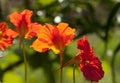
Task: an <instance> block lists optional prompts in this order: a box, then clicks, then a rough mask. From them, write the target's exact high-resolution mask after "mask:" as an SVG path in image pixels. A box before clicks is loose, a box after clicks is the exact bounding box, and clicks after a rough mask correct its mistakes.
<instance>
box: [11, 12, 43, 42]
mask: <svg viewBox="0 0 120 83" xmlns="http://www.w3.org/2000/svg"><path fill="white" fill-rule="evenodd" d="M32 14H33V12H32V11H30V10H24V11H23V12H14V13H12V14H11V15H10V21H11V22H12V23H13V24H14V25H15V26H16V27H17V28H16V30H15V31H16V32H17V33H18V34H19V37H20V42H22V41H23V39H24V38H26V39H30V38H32V37H34V36H36V35H37V32H38V31H39V29H40V27H42V26H41V25H40V24H38V23H32V22H31V17H32Z"/></svg>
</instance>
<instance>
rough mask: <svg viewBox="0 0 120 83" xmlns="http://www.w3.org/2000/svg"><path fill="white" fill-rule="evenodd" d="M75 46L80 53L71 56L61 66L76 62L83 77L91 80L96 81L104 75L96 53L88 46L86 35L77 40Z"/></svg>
mask: <svg viewBox="0 0 120 83" xmlns="http://www.w3.org/2000/svg"><path fill="white" fill-rule="evenodd" d="M77 47H78V49H79V50H80V51H81V53H79V54H77V56H75V57H74V58H72V59H71V60H70V61H68V62H67V63H66V64H64V65H63V66H67V65H70V64H77V65H78V66H79V67H80V70H81V71H82V72H83V75H84V77H85V78H87V79H88V80H90V81H92V82H98V81H99V80H100V79H101V78H102V77H103V76H104V71H103V69H102V66H101V62H100V60H99V59H98V57H97V56H96V54H94V53H93V48H90V45H89V42H88V40H87V37H86V36H84V37H83V38H82V39H80V40H78V41H77Z"/></svg>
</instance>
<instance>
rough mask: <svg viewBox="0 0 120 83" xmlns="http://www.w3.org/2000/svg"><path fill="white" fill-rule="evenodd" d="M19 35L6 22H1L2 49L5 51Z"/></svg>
mask: <svg viewBox="0 0 120 83" xmlns="http://www.w3.org/2000/svg"><path fill="white" fill-rule="evenodd" d="M17 35H18V34H17V33H16V32H14V31H13V30H11V29H10V28H9V27H8V25H7V24H6V23H5V22H0V49H1V50H5V49H7V48H8V46H10V45H11V44H12V42H13V39H14V38H15V37H16V36H17Z"/></svg>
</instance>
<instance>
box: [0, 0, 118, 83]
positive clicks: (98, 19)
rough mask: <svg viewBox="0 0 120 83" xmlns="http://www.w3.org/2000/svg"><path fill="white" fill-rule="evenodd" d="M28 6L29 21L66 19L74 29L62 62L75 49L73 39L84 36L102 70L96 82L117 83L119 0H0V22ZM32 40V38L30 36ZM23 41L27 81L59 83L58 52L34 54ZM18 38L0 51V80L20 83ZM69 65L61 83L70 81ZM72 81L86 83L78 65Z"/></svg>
mask: <svg viewBox="0 0 120 83" xmlns="http://www.w3.org/2000/svg"><path fill="white" fill-rule="evenodd" d="M24 9H30V10H32V11H33V16H32V21H33V22H38V23H40V24H45V23H51V24H57V23H59V22H67V23H69V25H70V27H73V28H76V37H75V38H74V40H73V42H72V43H71V44H70V45H68V46H67V47H66V49H65V62H67V61H68V60H70V59H71V58H72V57H74V56H75V55H76V53H77V52H78V50H77V47H76V40H77V39H79V38H81V37H82V36H83V35H86V36H87V37H88V39H89V41H90V44H91V46H93V47H94V52H95V54H96V55H97V56H98V57H99V59H100V60H101V61H102V66H103V69H104V71H105V75H104V78H103V79H101V80H100V82H99V83H120V1H119V0H0V21H6V22H7V23H8V24H9V26H10V27H11V28H12V27H13V25H12V24H11V23H10V22H9V14H11V13H12V12H14V11H23V10H24ZM33 40H34V39H33ZM33 40H31V41H28V40H25V45H26V47H25V49H26V55H27V60H28V83H59V70H58V68H59V66H60V64H59V55H55V54H54V53H53V52H52V51H48V52H46V53H38V52H36V51H34V50H33V49H30V48H29V46H30V45H31V43H32V42H33ZM18 41H19V39H15V41H14V44H13V45H12V46H11V47H9V48H8V49H7V50H6V51H4V52H2V51H0V80H1V81H3V83H24V63H23V55H22V51H21V50H20V49H19V43H18ZM72 71H73V65H71V66H68V67H65V68H64V69H63V83H73V80H72V73H73V72H72ZM76 83H90V81H87V80H86V79H85V78H84V77H83V75H82V73H81V72H80V69H79V67H77V68H76Z"/></svg>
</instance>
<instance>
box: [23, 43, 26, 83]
mask: <svg viewBox="0 0 120 83" xmlns="http://www.w3.org/2000/svg"><path fill="white" fill-rule="evenodd" d="M22 48H23V49H22V51H23V58H24V64H25V83H27V58H26V53H25V46H24V43H22Z"/></svg>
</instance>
